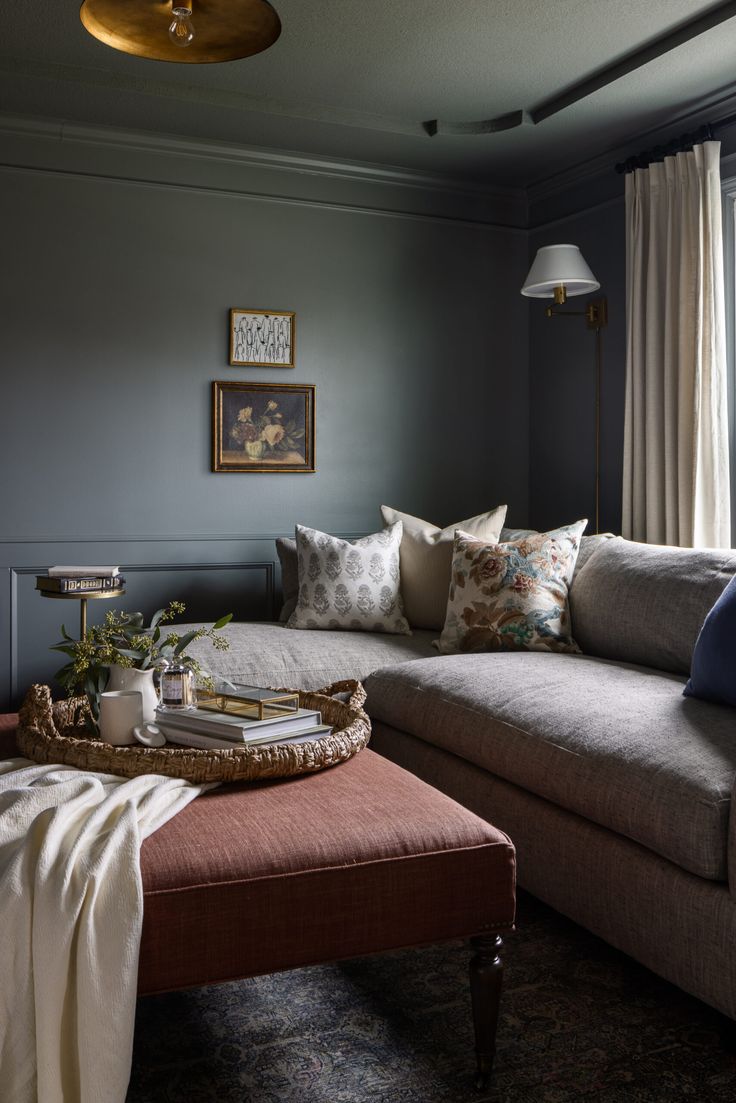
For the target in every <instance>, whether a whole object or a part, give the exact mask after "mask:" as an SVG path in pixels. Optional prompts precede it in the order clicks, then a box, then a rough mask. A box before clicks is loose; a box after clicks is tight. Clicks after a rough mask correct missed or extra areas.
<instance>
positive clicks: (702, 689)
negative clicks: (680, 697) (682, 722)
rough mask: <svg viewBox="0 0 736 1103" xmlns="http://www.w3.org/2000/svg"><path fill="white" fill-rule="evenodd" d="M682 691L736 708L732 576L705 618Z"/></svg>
mask: <svg viewBox="0 0 736 1103" xmlns="http://www.w3.org/2000/svg"><path fill="white" fill-rule="evenodd" d="M683 692H684V694H685V696H686V697H701V698H702V699H703V700H704V701H715V702H717V703H718V704H720V705H733V706H734V707H735V708H736V576H735V577H734V578H732V579H731V581H730V582H729V584H728V586H726V589H725V590H724V591H723V593H722V594H721V596H720V597H719V598H718V601H717V602H716V603H715V605H714V606H713V608H712V609H711V611H710V612H709V613H708V616H707V617H706V618H705V623H704V624H703V627H702V628H701V629H700V634H699V635H698V638H697V641H696V643H695V650H694V651H693V661H692V666H691V668H690V681H689V682H688V683H687V685H686V686H685V689H684V691H683Z"/></svg>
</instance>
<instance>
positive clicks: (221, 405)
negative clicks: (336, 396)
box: [212, 380, 315, 474]
mask: <svg viewBox="0 0 736 1103" xmlns="http://www.w3.org/2000/svg"><path fill="white" fill-rule="evenodd" d="M314 390H315V388H314V385H313V384H311V383H224V382H220V381H217V380H216V381H215V382H213V384H212V470H213V471H233V472H246V471H252V472H281V473H283V474H287V473H289V474H294V473H300V472H304V473H307V474H309V473H311V472H313V471H314V470H315V466H314Z"/></svg>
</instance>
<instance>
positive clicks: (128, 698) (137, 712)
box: [100, 689, 143, 747]
mask: <svg viewBox="0 0 736 1103" xmlns="http://www.w3.org/2000/svg"><path fill="white" fill-rule="evenodd" d="M142 723H143V697H142V696H141V694H140V693H139V692H138V690H137V689H113V690H108V691H107V692H105V693H101V694H100V735H101V736H102V738H103V739H104V741H105V743H110V744H112V746H113V747H125V746H127V745H128V744H129V743H135V742H136V738H135V735H134V733H133V728H135V727H138V726H139V725H140V724H142Z"/></svg>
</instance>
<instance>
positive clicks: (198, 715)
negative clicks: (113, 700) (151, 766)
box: [156, 707, 331, 748]
mask: <svg viewBox="0 0 736 1103" xmlns="http://www.w3.org/2000/svg"><path fill="white" fill-rule="evenodd" d="M156 724H157V726H158V727H159V728H161V731H162V732H163V733H164V735H165V736H166V738H167V739H168V740H170V741H171V742H172V743H180V744H184V745H185V746H193V747H195V746H196V747H216V746H217V747H222V746H224V747H230V748H232V747H244V746H251V745H255V744H257V743H278V742H286V741H287V740H288V741H292V740H294V739H301V738H302V737H304V738H311V739H319V738H320V737H321V736H323V735H326V734H327V732H328V731H330V730H331V728H330V727H329V725H326V724H323V723H322V714H321V713H320V711H319V709H297V710H296V711H295V712H290V713H288V715H285V716H284V715H282V716H272V717H268V718H266V719H265V720H249V719H246V718H244V717H242V716H237V715H235V714H233V713H227V712H221V713H213V712H211V711H209V710H205V709H164V708H161V707H159V708H158V709H156ZM195 739H196V742H195Z"/></svg>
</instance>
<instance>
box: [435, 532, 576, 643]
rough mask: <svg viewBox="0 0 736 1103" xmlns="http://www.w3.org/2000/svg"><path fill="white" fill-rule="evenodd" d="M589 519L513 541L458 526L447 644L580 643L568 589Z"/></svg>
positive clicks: (444, 640)
mask: <svg viewBox="0 0 736 1103" xmlns="http://www.w3.org/2000/svg"><path fill="white" fill-rule="evenodd" d="M586 524H587V521H577V522H576V523H575V524H574V525H567V526H565V527H564V528H559V529H555V530H554V531H553V532H539V533H534V534H532V535H529V536H525V537H522V539H521V540H515V541H511V542H509V543H505V544H486V543H484V542H482V541H479V540H476V539H474V538H473V537H472V536H468V534H467V533H464V532H457V533H455V550H454V554H453V559H452V581H451V583H450V597H449V601H448V604H447V616H446V618H445V626H444V628H443V629H442V635H441V637H440V639H439V641H438V647H439V650H440V651H441V652H443V653H444V654H452V653H453V652H457V651H571V652H577V651H579V650H580V648H579V647H578V646H577V644H576V643H575V641H574V640H573V638H572V636H571V635H570V612H569V609H568V604H567V593H568V588H569V585H570V581H571V579H572V574H573V571H574V569H575V560H576V559H577V555H578V549H579V547H580V538H581V536H582V533H583V530H584V528H585V526H586Z"/></svg>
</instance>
